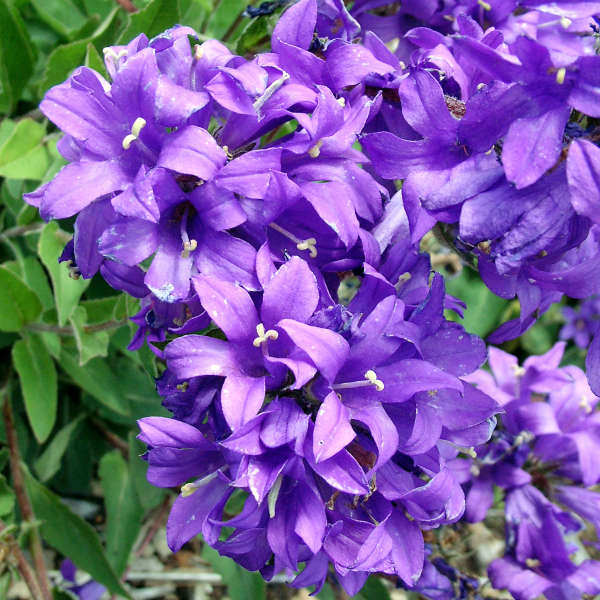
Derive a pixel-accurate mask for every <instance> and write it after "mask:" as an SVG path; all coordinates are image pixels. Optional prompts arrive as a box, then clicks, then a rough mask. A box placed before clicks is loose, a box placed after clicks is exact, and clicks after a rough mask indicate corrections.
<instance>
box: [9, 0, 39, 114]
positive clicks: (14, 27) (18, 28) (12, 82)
mask: <svg viewBox="0 0 600 600" xmlns="http://www.w3.org/2000/svg"><path fill="white" fill-rule="evenodd" d="M0 23H2V35H0V113H5V114H7V113H10V112H12V110H13V108H14V107H15V106H16V105H17V102H18V101H19V98H20V97H21V92H22V91H23V88H24V87H25V85H26V84H27V82H28V81H29V78H30V77H31V75H32V74H33V69H34V65H35V49H34V47H33V44H32V43H31V39H30V38H29V34H28V32H27V29H26V27H25V24H24V23H23V21H22V19H21V17H20V16H19V13H18V12H17V10H16V9H15V8H14V7H13V6H11V3H10V2H7V1H6V0H0Z"/></svg>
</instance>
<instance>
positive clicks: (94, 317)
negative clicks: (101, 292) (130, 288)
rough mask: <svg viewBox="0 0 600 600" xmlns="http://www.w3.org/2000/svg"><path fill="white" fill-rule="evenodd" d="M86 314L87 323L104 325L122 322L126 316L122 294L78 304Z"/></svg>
mask: <svg viewBox="0 0 600 600" xmlns="http://www.w3.org/2000/svg"><path fill="white" fill-rule="evenodd" d="M80 306H83V307H84V308H85V310H86V312H87V316H88V323H105V322H107V321H112V320H113V319H115V320H119V321H120V320H122V319H125V318H126V317H127V316H128V315H127V312H126V310H125V302H124V294H120V295H119V296H108V297H106V298H94V299H93V300H83V301H82V302H81V303H80Z"/></svg>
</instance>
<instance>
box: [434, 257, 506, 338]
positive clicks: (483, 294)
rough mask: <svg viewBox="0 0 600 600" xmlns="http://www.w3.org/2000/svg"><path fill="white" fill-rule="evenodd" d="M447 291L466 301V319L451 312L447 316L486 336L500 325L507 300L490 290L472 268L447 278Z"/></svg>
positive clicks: (468, 329)
mask: <svg viewBox="0 0 600 600" xmlns="http://www.w3.org/2000/svg"><path fill="white" fill-rule="evenodd" d="M446 291H447V292H448V293H449V294H451V295H452V296H456V297H457V298H459V299H460V300H462V301H463V302H465V303H466V305H467V309H466V310H465V316H464V319H459V318H457V317H456V316H455V314H454V313H450V312H448V314H447V316H448V318H450V319H451V320H453V321H458V322H459V323H461V324H462V325H463V327H464V328H465V329H466V330H467V331H468V332H469V333H474V334H475V335H479V336H481V337H485V336H486V335H487V334H488V333H491V332H492V331H493V330H494V329H496V327H497V326H498V325H500V317H501V315H502V313H503V311H504V309H505V308H506V304H507V301H506V300H504V299H503V298H499V297H498V296H496V294H494V293H492V292H490V290H488V288H487V287H486V286H485V284H484V283H483V281H481V279H480V278H479V276H478V275H477V274H476V273H474V272H473V271H472V270H471V269H468V268H464V269H463V270H462V272H461V274H460V275H459V276H458V277H455V278H454V279H449V280H447V281H446Z"/></svg>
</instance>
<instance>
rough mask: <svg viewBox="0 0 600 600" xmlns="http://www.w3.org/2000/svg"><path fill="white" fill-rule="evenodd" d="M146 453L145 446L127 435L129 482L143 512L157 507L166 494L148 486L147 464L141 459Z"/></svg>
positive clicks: (160, 489) (132, 436)
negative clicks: (133, 488) (130, 481)
mask: <svg viewBox="0 0 600 600" xmlns="http://www.w3.org/2000/svg"><path fill="white" fill-rule="evenodd" d="M145 451H146V445H145V444H142V442H140V441H139V440H138V439H137V438H136V437H135V434H134V433H133V432H132V433H130V435H129V465H130V467H129V468H130V472H131V480H132V481H133V485H134V487H135V490H136V494H137V497H138V500H139V502H140V504H141V506H142V508H143V509H144V510H145V511H148V510H150V509H152V508H154V507H155V506H158V505H159V504H160V502H161V501H162V499H163V498H164V497H165V494H167V490H164V489H162V488H159V487H156V486H154V485H150V484H149V483H148V480H147V479H146V471H147V470H148V463H147V462H146V461H145V460H142V459H141V456H142V454H143V453H144V452H145Z"/></svg>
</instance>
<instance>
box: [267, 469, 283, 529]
mask: <svg viewBox="0 0 600 600" xmlns="http://www.w3.org/2000/svg"><path fill="white" fill-rule="evenodd" d="M282 481H283V476H282V475H278V476H277V479H276V480H275V483H274V484H273V487H272V488H271V491H270V492H269V495H268V496H267V506H268V507H269V517H271V519H274V518H275V505H276V504H277V498H278V497H279V490H280V489H281V482H282Z"/></svg>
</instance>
